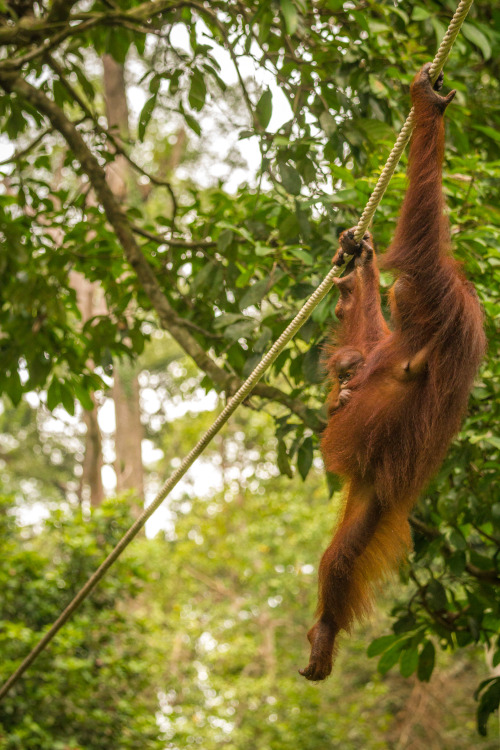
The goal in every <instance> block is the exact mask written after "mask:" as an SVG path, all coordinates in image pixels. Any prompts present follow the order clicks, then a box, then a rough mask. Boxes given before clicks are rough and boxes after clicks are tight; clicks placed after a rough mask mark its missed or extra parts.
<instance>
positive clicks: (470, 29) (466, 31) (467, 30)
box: [462, 21, 491, 60]
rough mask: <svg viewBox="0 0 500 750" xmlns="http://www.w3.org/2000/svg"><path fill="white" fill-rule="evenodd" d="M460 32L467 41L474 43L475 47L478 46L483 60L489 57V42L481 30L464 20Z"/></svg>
mask: <svg viewBox="0 0 500 750" xmlns="http://www.w3.org/2000/svg"><path fill="white" fill-rule="evenodd" d="M462 34H463V35H464V37H465V38H466V39H468V40H469V42H472V44H475V45H476V47H479V49H480V50H481V52H482V54H483V57H484V59H485V60H489V59H490V57H491V47H490V43H489V41H488V39H487V38H486V36H485V35H484V34H483V32H482V31H479V29H478V28H477V26H473V25H472V24H471V23H469V22H467V21H466V22H465V23H464V24H463V26H462Z"/></svg>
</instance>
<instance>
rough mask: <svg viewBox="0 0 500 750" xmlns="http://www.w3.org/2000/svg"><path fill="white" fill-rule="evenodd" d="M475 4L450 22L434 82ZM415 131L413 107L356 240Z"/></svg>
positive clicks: (464, 4)
mask: <svg viewBox="0 0 500 750" xmlns="http://www.w3.org/2000/svg"><path fill="white" fill-rule="evenodd" d="M472 3H473V0H461V2H460V3H459V5H458V7H457V9H456V11H455V15H454V16H453V18H452V19H451V21H450V25H449V26H448V30H447V32H446V34H445V35H444V37H443V41H442V42H441V44H440V45H439V49H438V51H437V53H436V56H435V58H434V60H433V62H432V66H431V69H430V76H431V79H432V81H435V80H436V78H437V77H438V75H439V74H440V72H441V71H442V69H443V65H444V64H445V62H446V59H447V57H448V55H449V54H450V50H451V48H452V46H453V44H454V42H455V39H456V38H457V36H458V32H459V31H460V28H461V26H462V24H463V22H464V21H465V17H466V15H467V13H468V12H469V10H470V7H471V5H472ZM412 130H413V107H412V108H411V110H410V114H409V115H408V117H407V118H406V122H405V124H404V125H403V127H402V129H401V132H400V133H399V135H398V138H397V140H396V143H395V144H394V147H393V149H392V151H391V153H390V154H389V158H388V159H387V162H386V164H385V167H384V168H383V170H382V172H381V173H380V177H379V178H378V181H377V184H376V186H375V188H374V190H373V193H372V194H371V196H370V200H369V201H368V203H367V204H366V206H365V210H364V211H363V213H362V214H361V217H360V219H359V222H358V224H357V226H356V229H355V230H354V238H355V239H356V240H360V239H361V237H362V236H363V235H364V233H365V232H366V230H367V229H368V227H369V226H370V223H371V220H372V219H373V214H374V213H375V211H376V210H377V207H378V205H379V203H380V201H381V200H382V196H383V195H384V193H385V191H386V189H387V186H388V184H389V182H390V181H391V177H392V175H393V174H394V170H395V169H396V167H397V164H398V162H399V160H400V158H401V154H402V153H403V151H404V150H405V147H406V144H407V143H408V141H409V140H410V136H411V133H412Z"/></svg>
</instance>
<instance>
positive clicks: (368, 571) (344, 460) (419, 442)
mask: <svg viewBox="0 0 500 750" xmlns="http://www.w3.org/2000/svg"><path fill="white" fill-rule="evenodd" d="M428 70H429V66H426V67H424V68H423V69H422V71H420V73H419V74H418V75H417V76H416V78H415V80H414V82H413V84H412V88H411V93H412V100H413V106H414V109H415V118H416V125H415V132H414V135H413V139H412V145H411V149H410V159H409V167H408V177H409V188H408V191H407V194H406V196H405V199H404V201H403V206H402V209H401V216H400V219H399V222H398V226H397V229H396V233H395V237H394V240H393V243H392V245H391V247H390V249H389V251H388V253H387V254H386V256H385V258H384V266H385V267H386V268H389V269H391V270H393V271H395V272H396V274H397V280H396V282H395V284H394V286H393V288H392V290H391V294H390V303H391V318H392V324H393V325H392V330H390V329H389V328H388V326H387V325H386V323H385V320H384V318H383V316H382V312H381V309H380V295H379V273H378V269H377V262H376V259H375V254H374V252H373V247H372V243H371V238H370V237H369V235H365V238H364V240H363V241H362V242H361V243H360V245H357V246H356V244H355V243H354V240H353V235H352V231H351V232H344V234H343V235H342V236H341V247H340V249H339V253H338V255H337V257H336V259H334V262H336V261H340V262H342V259H343V254H353V252H354V253H355V254H356V255H357V257H356V260H355V269H354V270H353V271H352V273H350V274H349V275H348V276H347V277H344V278H342V279H338V280H337V282H336V283H337V286H338V287H339V290H340V300H339V303H338V305H337V308H336V312H337V316H338V317H339V320H340V321H341V325H340V328H339V330H338V331H337V333H336V337H335V340H334V342H333V344H332V348H331V352H330V356H329V359H328V369H329V372H330V376H331V379H332V381H333V383H332V392H331V394H330V397H329V405H330V418H329V421H328V425H327V427H326V430H325V432H324V434H323V439H322V451H323V456H324V460H325V465H326V468H327V469H328V471H332V472H335V473H337V474H340V475H341V476H342V477H344V478H345V480H346V486H345V488H344V498H345V500H344V503H345V507H344V511H343V514H342V518H341V521H340V524H339V526H338V528H337V530H336V533H335V535H334V537H333V540H332V542H331V544H330V546H329V547H328V548H327V550H326V551H325V553H324V555H323V558H322V560H321V563H320V568H319V603H318V611H317V616H318V621H317V623H316V624H315V625H314V627H313V628H312V629H311V630H310V631H309V633H308V637H309V640H310V642H311V657H310V661H309V665H308V667H306V668H305V669H304V670H301V674H303V675H304V676H305V677H306V678H307V679H310V680H320V679H324V678H325V677H326V676H327V675H328V674H329V673H330V671H331V668H332V660H333V656H334V653H335V648H336V637H337V634H338V632H339V631H340V630H347V631H349V629H350V628H351V625H352V623H353V622H354V620H356V619H359V618H361V617H363V616H364V615H365V614H367V612H369V610H370V607H371V602H372V597H373V588H374V586H376V585H377V583H379V582H380V581H381V580H382V579H383V577H384V576H385V575H386V574H387V573H388V572H389V571H391V570H393V569H395V568H396V567H397V566H398V564H399V563H400V561H401V559H402V558H403V557H404V555H405V553H406V551H407V550H408V549H409V548H410V546H411V538H410V532H409V525H408V514H409V512H410V510H411V508H412V506H413V505H414V503H415V502H416V500H417V498H418V494H419V492H420V491H421V489H422V488H423V486H425V484H426V483H427V482H428V480H429V479H430V477H431V476H432V474H433V473H434V472H435V471H436V469H437V468H438V466H439V464H440V463H441V461H442V460H443V458H444V455H445V453H446V450H447V447H448V445H449V442H450V440H451V438H452V437H453V435H454V434H455V433H456V432H457V430H458V428H459V426H460V422H461V419H462V417H463V415H464V413H465V410H466V407H467V400H468V395H469V391H470V388H471V385H472V382H473V378H474V375H475V373H476V371H477V368H478V366H479V363H480V361H481V358H482V356H483V353H484V350H485V337H484V332H483V320H482V312H481V309H480V305H479V303H478V300H477V296H476V294H475V291H474V289H473V287H472V285H471V284H470V283H469V282H468V281H467V280H466V279H465V277H464V275H463V273H462V271H461V269H460V267H459V265H458V263H457V262H456V261H455V260H454V259H453V258H452V257H451V251H450V239H449V230H448V226H447V221H446V218H445V216H444V214H443V208H444V200H443V197H442V191H441V164H442V159H443V150H444V122H443V113H444V110H445V109H446V106H447V104H448V103H449V102H450V101H451V99H452V98H453V95H454V92H452V93H451V94H449V95H448V97H441V96H439V95H438V94H437V93H436V92H435V91H434V90H433V88H432V85H431V83H430V79H429V74H428ZM353 352H356V354H355V355H353ZM353 362H354V363H355V366H354V367H350V366H351V365H352V363H353ZM349 368H350V369H349ZM346 370H347V375H348V380H347V378H346ZM339 372H340V375H339ZM339 378H340V385H339ZM342 393H343V394H344V395H343V397H342Z"/></svg>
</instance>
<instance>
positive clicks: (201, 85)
mask: <svg viewBox="0 0 500 750" xmlns="http://www.w3.org/2000/svg"><path fill="white" fill-rule="evenodd" d="M206 96H207V87H206V84H205V79H204V77H203V74H202V73H200V71H199V70H195V71H194V72H193V74H192V76H191V86H190V88H189V97H188V99H189V104H190V106H191V107H192V108H193V109H195V110H196V111H197V112H199V111H200V110H201V109H203V106H204V104H205V99H206Z"/></svg>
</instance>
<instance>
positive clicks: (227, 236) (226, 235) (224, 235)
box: [217, 229, 234, 254]
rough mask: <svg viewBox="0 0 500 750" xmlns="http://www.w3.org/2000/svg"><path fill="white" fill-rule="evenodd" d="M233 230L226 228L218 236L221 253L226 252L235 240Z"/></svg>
mask: <svg viewBox="0 0 500 750" xmlns="http://www.w3.org/2000/svg"><path fill="white" fill-rule="evenodd" d="M233 237H234V234H233V231H232V230H231V229H224V230H223V231H222V232H221V233H220V234H219V236H218V237H217V250H218V251H219V253H221V254H224V253H225V251H226V250H227V248H228V247H229V245H230V244H231V242H232V241H233Z"/></svg>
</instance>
